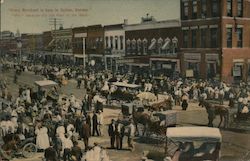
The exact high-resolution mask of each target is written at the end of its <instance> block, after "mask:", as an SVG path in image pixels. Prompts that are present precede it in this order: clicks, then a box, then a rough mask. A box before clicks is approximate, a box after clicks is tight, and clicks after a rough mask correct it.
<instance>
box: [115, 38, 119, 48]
mask: <svg viewBox="0 0 250 161" xmlns="http://www.w3.org/2000/svg"><path fill="white" fill-rule="evenodd" d="M115 49H116V50H118V36H115Z"/></svg>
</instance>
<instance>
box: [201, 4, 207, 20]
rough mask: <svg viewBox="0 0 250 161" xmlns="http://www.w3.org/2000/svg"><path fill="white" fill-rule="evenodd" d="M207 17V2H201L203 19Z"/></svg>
mask: <svg viewBox="0 0 250 161" xmlns="http://www.w3.org/2000/svg"><path fill="white" fill-rule="evenodd" d="M206 16H207V0H201V18H206Z"/></svg>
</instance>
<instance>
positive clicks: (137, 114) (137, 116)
mask: <svg viewBox="0 0 250 161" xmlns="http://www.w3.org/2000/svg"><path fill="white" fill-rule="evenodd" d="M132 118H133V121H134V124H135V128H136V133H137V134H138V135H139V130H138V123H139V124H142V125H143V133H142V135H143V136H144V135H145V134H146V131H147V128H148V125H149V122H150V116H149V115H148V114H147V113H143V112H141V111H136V109H135V107H133V111H132Z"/></svg>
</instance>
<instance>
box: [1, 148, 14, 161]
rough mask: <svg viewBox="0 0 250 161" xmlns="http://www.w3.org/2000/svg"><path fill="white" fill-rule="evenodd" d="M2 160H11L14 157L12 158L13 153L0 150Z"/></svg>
mask: <svg viewBox="0 0 250 161" xmlns="http://www.w3.org/2000/svg"><path fill="white" fill-rule="evenodd" d="M0 158H2V160H8V161H9V160H11V159H12V156H11V152H10V151H4V150H3V149H2V148H0Z"/></svg>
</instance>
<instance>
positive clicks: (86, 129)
mask: <svg viewBox="0 0 250 161" xmlns="http://www.w3.org/2000/svg"><path fill="white" fill-rule="evenodd" d="M90 131H91V130H90V127H89V125H88V124H87V122H86V120H83V125H82V138H83V142H84V145H85V150H87V149H88V147H89V137H90Z"/></svg>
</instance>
